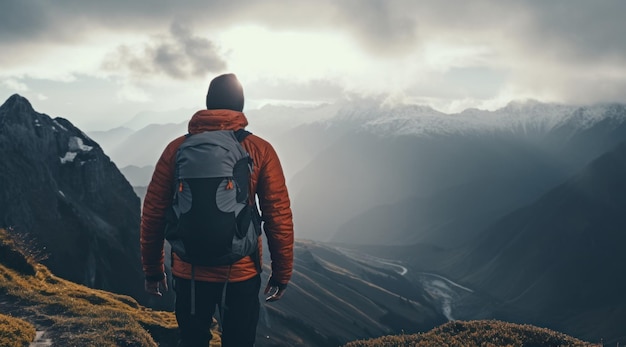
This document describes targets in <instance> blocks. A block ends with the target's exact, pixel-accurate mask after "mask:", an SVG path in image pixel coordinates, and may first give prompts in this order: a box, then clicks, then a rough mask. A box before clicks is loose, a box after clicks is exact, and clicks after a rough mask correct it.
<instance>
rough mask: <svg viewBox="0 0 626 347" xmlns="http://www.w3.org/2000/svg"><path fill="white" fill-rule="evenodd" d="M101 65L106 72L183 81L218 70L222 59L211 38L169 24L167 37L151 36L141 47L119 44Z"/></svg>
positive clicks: (222, 63)
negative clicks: (159, 76)
mask: <svg viewBox="0 0 626 347" xmlns="http://www.w3.org/2000/svg"><path fill="white" fill-rule="evenodd" d="M103 67H104V68H105V69H107V70H109V71H129V72H130V73H131V75H132V76H134V77H141V78H145V77H151V76H152V77H154V76H157V75H162V74H164V75H166V76H169V77H171V78H174V79H179V80H185V79H193V78H204V77H205V75H206V74H208V73H213V72H219V71H222V70H224V69H225V68H226V62H225V61H224V60H222V58H221V57H220V56H219V53H218V52H217V47H216V46H215V45H214V44H213V43H212V42H211V41H209V40H207V39H205V38H203V37H199V36H194V35H193V33H192V32H191V30H190V29H189V28H187V27H185V26H183V25H181V24H178V23H173V24H172V25H171V27H170V31H169V34H168V35H167V36H161V37H157V38H154V39H153V41H152V42H148V43H146V44H144V46H143V47H142V48H141V49H135V48H133V47H129V46H127V45H121V46H119V47H118V49H117V51H116V52H115V53H113V54H111V55H109V57H107V58H106V59H105V61H104V63H103Z"/></svg>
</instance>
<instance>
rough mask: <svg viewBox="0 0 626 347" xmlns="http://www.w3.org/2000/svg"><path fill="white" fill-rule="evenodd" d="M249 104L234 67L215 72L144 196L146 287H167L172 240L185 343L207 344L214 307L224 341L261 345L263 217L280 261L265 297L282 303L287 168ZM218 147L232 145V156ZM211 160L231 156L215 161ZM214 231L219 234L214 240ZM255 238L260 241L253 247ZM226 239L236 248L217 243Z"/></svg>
mask: <svg viewBox="0 0 626 347" xmlns="http://www.w3.org/2000/svg"><path fill="white" fill-rule="evenodd" d="M243 104H244V97H243V89H242V87H241V84H240V83H239V81H238V80H237V77H236V76H235V75H234V74H224V75H220V76H218V77H216V78H214V79H213V80H212V81H211V84H210V85H209V90H208V93H207V97H206V106H207V109H206V110H200V111H198V112H196V113H195V114H194V115H193V117H192V118H191V120H190V121H189V126H188V131H189V134H187V135H185V136H181V137H179V138H177V139H175V140H173V141H172V142H170V143H169V145H168V146H167V147H166V148H165V150H164V151H163V154H162V155H161V157H160V158H159V160H158V162H157V165H156V167H155V170H154V173H153V176H152V180H151V182H150V184H149V186H148V190H147V193H146V197H145V200H144V204H143V212H142V218H141V256H142V264H143V270H144V272H145V275H146V279H145V287H146V291H147V292H148V293H151V294H153V295H157V296H160V295H161V290H167V279H166V277H165V271H164V256H165V254H164V247H163V246H164V240H165V239H166V237H167V239H168V241H169V242H170V243H171V244H172V249H173V251H172V254H171V257H172V274H173V276H174V280H173V282H174V289H175V291H176V319H177V321H178V325H179V331H180V344H179V346H186V347H191V346H193V347H195V346H203V347H205V346H207V345H208V342H209V341H210V339H211V331H210V326H211V323H212V317H213V315H214V313H215V310H216V306H217V307H218V310H219V311H218V318H220V319H221V328H222V345H223V346H226V347H228V346H236V347H243V346H253V345H254V340H255V335H256V326H257V322H258V318H259V300H258V294H259V290H260V285H261V278H260V269H261V250H262V237H261V236H260V233H261V232H260V230H261V221H262V222H263V230H264V231H265V237H266V238H267V244H268V247H269V251H270V255H271V259H272V262H271V269H272V272H271V275H270V278H269V282H268V283H267V286H266V288H265V294H269V296H268V298H267V301H275V300H279V299H280V298H281V297H282V296H283V294H284V293H285V289H286V287H287V283H288V282H289V279H290V278H291V273H292V267H293V239H294V236H293V222H292V213H291V207H290V201H289V195H288V193H287V187H286V185H285V178H284V175H283V171H282V167H281V165H280V161H279V159H278V156H277V155H276V152H275V151H274V149H273V147H272V146H271V145H270V144H269V143H268V142H266V141H265V140H263V139H261V138H260V137H258V136H255V135H253V134H250V133H249V132H247V131H245V127H246V126H247V125H248V121H247V119H246V117H245V115H244V114H243V113H242V110H243ZM214 143H217V145H214ZM190 148H191V149H190ZM215 148H217V150H215ZM220 148H231V149H232V150H229V151H227V153H228V154H224V153H226V152H225V151H222V150H220ZM211 151H215V152H211ZM204 152H207V153H209V152H211V153H213V154H207V155H204V154H203V153H204ZM229 156H230V157H229ZM205 157H206V158H207V159H206V160H205V159H202V160H199V158H205ZM209 157H211V158H209ZM215 158H218V159H215ZM222 158H226V159H222ZM211 160H222V161H223V162H224V163H220V165H213V163H212V162H211ZM207 163H209V164H207ZM216 166H217V167H220V170H222V168H221V167H224V169H223V170H222V171H226V172H227V173H225V174H216V175H213V176H220V177H218V178H215V177H213V176H211V175H210V174H209V173H208V172H213V171H214V168H215V167H216ZM233 171H234V173H233ZM221 176H223V177H221ZM197 177H201V178H197ZM242 177H243V178H244V179H243V181H242ZM246 188H247V189H246ZM194 194H195V195H194ZM255 197H257V198H258V203H259V209H260V212H261V215H260V216H259V215H258V214H257V211H258V210H257V207H256V204H255ZM213 210H215V211H213ZM223 218H224V220H222V219H223ZM228 218H230V219H228ZM206 229H210V230H206ZM213 229H216V230H217V229H219V230H220V231H217V232H213ZM194 233H195V234H194ZM216 233H217V234H219V235H220V236H217V239H218V240H217V241H213V240H211V237H214V235H215V234H216ZM234 234H235V235H236V236H233V237H231V235H234ZM246 240H248V241H246ZM250 240H253V246H249V244H251V242H250ZM231 241H232V242H231ZM246 242H247V244H246ZM203 243H206V245H204V244H203ZM224 244H228V245H231V246H229V247H225V248H229V249H224V250H222V249H218V248H216V247H221V246H220V245H224Z"/></svg>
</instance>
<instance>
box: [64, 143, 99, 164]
mask: <svg viewBox="0 0 626 347" xmlns="http://www.w3.org/2000/svg"><path fill="white" fill-rule="evenodd" d="M67 146H68V147H69V149H68V151H67V153H65V156H63V157H62V158H59V159H60V160H61V164H65V163H71V162H73V161H74V159H75V158H76V155H77V154H78V152H83V153H84V152H89V151H91V150H92V149H93V147H92V146H87V145H86V144H85V143H83V139H81V138H80V137H76V136H72V137H70V139H69V141H68V143H67ZM80 164H81V165H83V164H84V162H81V163H80Z"/></svg>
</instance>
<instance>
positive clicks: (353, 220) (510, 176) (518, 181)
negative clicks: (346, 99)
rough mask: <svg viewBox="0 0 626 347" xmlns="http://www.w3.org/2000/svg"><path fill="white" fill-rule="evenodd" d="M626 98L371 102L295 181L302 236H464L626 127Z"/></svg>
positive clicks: (578, 164) (449, 242)
mask: <svg viewBox="0 0 626 347" xmlns="http://www.w3.org/2000/svg"><path fill="white" fill-rule="evenodd" d="M625 120H626V109H625V107H624V106H623V105H619V104H607V105H596V106H589V107H572V106H559V105H550V104H540V103H527V104H515V103H512V104H511V105H509V106H507V107H505V108H503V109H500V110H497V111H494V112H489V111H479V110H468V111H465V112H462V113H460V114H454V115H445V114H441V113H437V112H436V111H434V110H432V109H428V108H424V107H398V108H393V109H383V108H379V109H377V110H376V109H374V110H371V109H370V110H367V111H364V113H363V115H362V116H361V118H360V115H359V114H354V115H353V116H352V117H351V118H347V119H346V118H344V119H343V121H342V122H340V121H339V120H337V119H335V120H334V121H333V122H330V123H329V124H328V126H327V128H329V129H332V128H333V127H337V126H340V127H344V128H347V129H348V130H347V131H346V132H345V133H344V134H343V135H342V136H341V137H339V138H338V139H337V140H336V141H335V142H334V143H332V144H330V145H328V144H326V145H325V146H324V148H325V149H324V150H323V151H322V152H320V153H318V154H317V155H316V156H315V157H314V158H313V159H312V160H311V161H310V162H309V164H308V165H307V166H306V167H305V168H304V169H303V170H301V171H300V172H299V173H298V174H296V175H295V176H294V178H293V179H292V180H291V182H290V183H291V184H290V190H291V191H292V192H293V193H294V197H293V200H294V214H295V215H297V216H298V219H299V221H300V223H299V230H300V232H301V233H300V236H301V237H303V238H311V239H317V240H332V241H333V242H345V243H362V244H404V243H407V242H409V243H416V242H427V243H433V244H437V245H441V246H446V247H453V246H457V245H460V244H462V243H464V242H465V241H467V240H469V239H471V238H472V237H473V235H475V234H476V233H477V232H479V231H481V230H483V229H484V228H485V227H487V226H488V225H489V223H491V222H492V221H493V220H494V219H496V218H499V217H501V216H502V215H504V214H506V213H509V212H511V211H513V210H515V209H516V208H519V207H521V206H523V205H525V204H528V203H531V202H532V201H534V200H535V199H536V198H537V197H539V196H540V195H541V194H543V193H545V192H546V191H548V190H549V189H551V188H552V187H554V186H555V185H557V184H559V183H561V182H563V181H564V180H565V179H566V178H567V177H569V176H570V175H571V174H573V173H574V172H575V171H576V170H579V169H580V168H582V167H583V166H584V165H586V164H588V163H589V162H590V161H591V160H593V159H594V158H595V157H597V156H599V155H601V154H602V153H604V152H605V151H607V150H609V149H610V148H611V147H612V146H614V145H615V144H617V143H619V141H621V139H624V138H626V122H624V121H625Z"/></svg>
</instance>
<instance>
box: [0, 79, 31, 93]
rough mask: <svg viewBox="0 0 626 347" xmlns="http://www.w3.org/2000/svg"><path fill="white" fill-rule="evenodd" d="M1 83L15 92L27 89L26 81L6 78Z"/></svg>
mask: <svg viewBox="0 0 626 347" xmlns="http://www.w3.org/2000/svg"><path fill="white" fill-rule="evenodd" d="M2 85H3V86H4V87H6V88H7V89H9V90H13V91H15V92H25V91H28V90H29V88H28V86H27V85H26V83H23V82H20V81H18V80H16V79H13V78H7V79H5V80H3V81H2Z"/></svg>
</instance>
